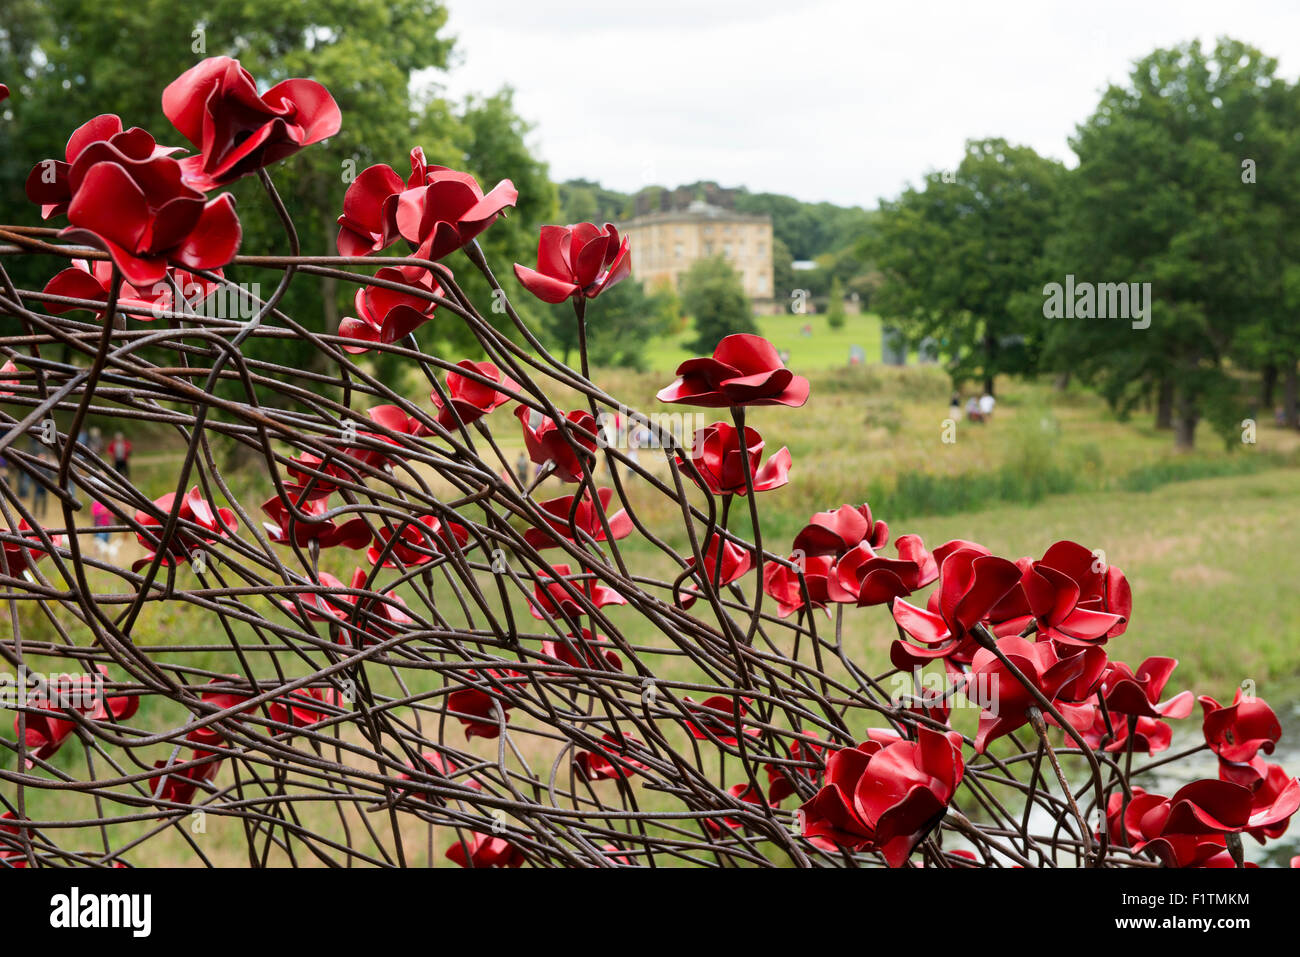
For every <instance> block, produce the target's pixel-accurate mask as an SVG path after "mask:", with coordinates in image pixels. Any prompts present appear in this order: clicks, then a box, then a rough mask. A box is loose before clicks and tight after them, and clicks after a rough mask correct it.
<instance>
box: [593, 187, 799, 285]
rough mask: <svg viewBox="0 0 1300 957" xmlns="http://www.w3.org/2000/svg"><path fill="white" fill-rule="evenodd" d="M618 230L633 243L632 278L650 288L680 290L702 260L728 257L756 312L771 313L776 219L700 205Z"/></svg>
mask: <svg viewBox="0 0 1300 957" xmlns="http://www.w3.org/2000/svg"><path fill="white" fill-rule="evenodd" d="M618 228H619V231H620V232H621V233H623V234H624V235H626V236H627V237H628V239H629V240H630V241H631V247H632V249H631V251H632V275H633V276H635V277H636V278H638V279H640V280H641V281H642V282H644V283H645V284H646V285H647V286H651V287H653V286H655V285H661V284H666V285H670V286H672V287H673V288H676V287H677V285H678V282H679V281H680V279H681V277H682V274H683V273H685V272H686V271H687V270H688V269H690V268H691V264H692V263H694V262H695V261H696V260H699V259H705V258H708V257H710V256H722V257H723V258H725V259H726V260H727V261H728V262H729V263H731V265H732V268H734V269H735V270H736V272H738V273H739V274H740V278H741V283H742V284H743V286H744V288H745V295H747V296H748V297H749V298H750V299H751V300H752V301H753V302H754V305H755V307H756V308H757V309H759V310H762V311H766V310H767V309H768V308H770V306H771V304H772V299H773V282H772V217H770V216H766V215H751V214H747V213H738V212H736V211H735V210H733V209H724V208H723V207H721V206H715V205H713V204H711V203H707V202H704V201H701V200H696V201H694V202H691V203H690V204H688V205H687V206H686V207H685V208H684V209H667V210H654V211H651V212H647V213H645V214H643V215H640V216H637V217H636V218H635V219H632V220H629V221H628V222H626V223H620V224H619V227H618Z"/></svg>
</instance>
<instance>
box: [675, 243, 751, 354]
mask: <svg viewBox="0 0 1300 957" xmlns="http://www.w3.org/2000/svg"><path fill="white" fill-rule="evenodd" d="M681 296H682V308H683V309H684V310H685V311H686V314H687V315H688V316H690V317H691V318H692V319H694V320H695V339H694V341H693V342H692V343H691V348H693V349H695V350H696V351H697V352H701V353H704V352H712V351H713V348H714V347H715V346H716V345H717V344H718V342H719V341H720V340H721V339H722V338H723V337H724V336H729V335H732V334H733V333H737V332H748V333H753V334H757V333H758V327H757V326H756V325H755V324H754V310H753V307H752V306H751V305H750V302H749V298H748V297H747V296H746V295H745V289H744V286H743V285H742V284H741V281H740V275H739V274H738V273H737V272H736V271H735V270H734V269H732V268H731V264H730V263H728V262H727V260H726V259H724V258H723V257H721V256H713V257H710V258H708V259H699V260H696V262H695V263H694V264H693V265H692V266H691V268H690V269H688V270H687V271H686V274H685V275H684V276H682V281H681Z"/></svg>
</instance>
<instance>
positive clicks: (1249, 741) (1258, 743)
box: [1197, 688, 1282, 763]
mask: <svg viewBox="0 0 1300 957" xmlns="http://www.w3.org/2000/svg"><path fill="white" fill-rule="evenodd" d="M1197 700H1199V701H1200V702H1201V711H1202V713H1203V714H1204V720H1203V721H1202V723H1201V728H1202V730H1203V731H1204V732H1205V742H1206V744H1208V745H1209V746H1210V748H1211V750H1213V751H1214V753H1215V754H1217V755H1218V756H1219V757H1220V758H1222V759H1223V760H1224V761H1235V762H1237V763H1242V762H1246V761H1249V760H1250V759H1251V758H1253V757H1255V755H1256V754H1258V753H1259V752H1260V751H1263V752H1264V753H1265V754H1272V753H1273V746H1274V745H1276V744H1277V742H1278V739H1279V738H1280V737H1282V726H1281V725H1280V724H1279V723H1278V720H1277V715H1276V714H1274V713H1273V709H1272V708H1270V707H1269V706H1268V702H1267V701H1265V700H1264V699H1263V698H1255V697H1246V696H1245V695H1243V694H1242V692H1241V689H1240V688H1238V689H1237V694H1236V697H1234V698H1233V699H1232V704H1230V705H1228V706H1227V707H1224V706H1223V705H1221V704H1219V702H1217V701H1215V700H1214V699H1213V698H1211V697H1210V696H1209V695H1201V696H1200V698H1199V699H1197Z"/></svg>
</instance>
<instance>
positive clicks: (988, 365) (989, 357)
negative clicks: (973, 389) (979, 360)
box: [984, 335, 998, 395]
mask: <svg viewBox="0 0 1300 957" xmlns="http://www.w3.org/2000/svg"><path fill="white" fill-rule="evenodd" d="M997 351H998V340H997V339H995V338H994V337H993V336H988V335H986V336H985V337H984V391H985V392H987V393H988V394H989V395H993V394H994V393H993V376H994V374H995V372H994V370H995V369H996V368H997V366H996V365H995V364H994V356H995V355H996V354H997Z"/></svg>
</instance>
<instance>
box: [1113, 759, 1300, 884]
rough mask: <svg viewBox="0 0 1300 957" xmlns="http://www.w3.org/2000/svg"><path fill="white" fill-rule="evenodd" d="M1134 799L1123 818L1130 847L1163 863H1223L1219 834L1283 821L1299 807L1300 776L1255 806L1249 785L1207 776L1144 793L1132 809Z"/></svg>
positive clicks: (1267, 826)
mask: <svg viewBox="0 0 1300 957" xmlns="http://www.w3.org/2000/svg"><path fill="white" fill-rule="evenodd" d="M1135 801H1136V798H1135V799H1134V801H1130V805H1129V810H1128V811H1127V812H1126V813H1125V815H1124V821H1123V826H1124V828H1125V833H1126V834H1127V835H1128V836H1129V837H1130V839H1132V840H1133V847H1134V849H1135V850H1148V851H1150V852H1152V853H1153V854H1154V855H1155V856H1156V857H1157V858H1159V859H1160V861H1161V862H1162V863H1163V864H1164V865H1165V866H1166V867H1206V866H1224V864H1223V862H1222V860H1221V858H1222V857H1226V856H1227V855H1226V854H1225V853H1224V847H1225V845H1226V843H1227V842H1226V839H1225V835H1227V834H1236V833H1240V832H1241V831H1246V830H1252V829H1264V828H1270V827H1273V826H1275V825H1277V824H1280V823H1282V822H1283V821H1286V820H1287V819H1288V818H1290V817H1291V816H1292V815H1293V814H1295V812H1296V810H1297V809H1300V781H1296V780H1292V781H1291V782H1290V783H1289V784H1287V785H1286V786H1285V787H1283V788H1282V790H1281V792H1280V794H1279V795H1278V797H1277V798H1276V800H1274V801H1273V802H1272V803H1271V804H1269V805H1268V806H1265V807H1262V808H1259V809H1258V810H1256V809H1255V807H1254V800H1253V798H1252V795H1251V792H1250V790H1249V789H1247V788H1244V787H1241V786H1240V785H1238V784H1233V783H1232V782H1230V781H1218V780H1212V779H1206V780H1200V781H1193V782H1192V783H1191V784H1187V785H1185V786H1183V787H1182V788H1180V789H1179V790H1178V791H1177V792H1176V793H1175V794H1174V796H1173V797H1172V798H1161V797H1160V796H1159V795H1154V796H1151V795H1144V800H1143V801H1142V802H1140V804H1139V805H1138V807H1137V808H1136V809H1135V808H1134V807H1133V804H1134V803H1135ZM1112 803H1113V798H1112Z"/></svg>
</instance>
